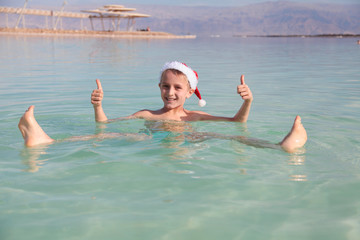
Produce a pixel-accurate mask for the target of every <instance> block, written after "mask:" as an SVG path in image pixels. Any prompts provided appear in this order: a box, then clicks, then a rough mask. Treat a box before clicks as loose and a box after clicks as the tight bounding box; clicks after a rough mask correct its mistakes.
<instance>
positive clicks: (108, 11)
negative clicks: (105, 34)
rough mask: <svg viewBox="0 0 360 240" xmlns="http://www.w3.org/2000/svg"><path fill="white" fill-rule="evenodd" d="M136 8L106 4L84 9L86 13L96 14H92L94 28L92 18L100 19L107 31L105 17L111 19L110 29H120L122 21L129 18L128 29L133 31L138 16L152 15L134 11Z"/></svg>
mask: <svg viewBox="0 0 360 240" xmlns="http://www.w3.org/2000/svg"><path fill="white" fill-rule="evenodd" d="M135 10H136V8H125V7H124V6H122V5H105V6H103V7H102V8H98V9H94V10H82V12H85V13H91V14H96V15H91V16H90V17H89V18H90V21H91V27H92V29H93V30H94V25H93V22H92V19H96V18H98V19H100V20H101V25H102V30H103V31H105V30H106V29H105V25H104V19H109V20H110V21H111V23H112V29H109V31H118V30H119V26H120V22H121V20H122V19H127V20H128V22H127V28H126V30H127V31H132V30H133V28H134V25H135V19H136V18H146V17H150V15H148V14H143V13H132V12H131V11H135Z"/></svg>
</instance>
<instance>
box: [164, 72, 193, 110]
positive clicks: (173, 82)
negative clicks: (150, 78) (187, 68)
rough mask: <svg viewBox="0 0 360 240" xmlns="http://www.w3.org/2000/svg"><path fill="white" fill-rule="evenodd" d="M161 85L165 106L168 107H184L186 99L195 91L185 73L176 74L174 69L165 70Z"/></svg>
mask: <svg viewBox="0 0 360 240" xmlns="http://www.w3.org/2000/svg"><path fill="white" fill-rule="evenodd" d="M159 87H160V92H161V98H162V100H163V102H164V108H167V109H174V108H177V107H183V105H184V104H185V101H186V99H188V98H189V97H191V95H192V94H193V93H194V90H193V89H191V88H190V85H189V82H188V80H187V78H186V77H185V75H183V74H177V75H176V74H174V73H173V72H172V71H165V72H164V74H163V75H162V79H161V82H160V83H159Z"/></svg>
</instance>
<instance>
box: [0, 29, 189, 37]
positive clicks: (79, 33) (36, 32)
mask: <svg viewBox="0 0 360 240" xmlns="http://www.w3.org/2000/svg"><path fill="white" fill-rule="evenodd" d="M0 34H2V35H30V36H69V37H108V38H158V39H179V38H185V39H193V38H196V35H174V34H171V33H166V32H152V31H131V32H130V31H88V30H52V29H32V28H17V29H15V28H0Z"/></svg>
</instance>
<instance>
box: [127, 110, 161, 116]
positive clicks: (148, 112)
mask: <svg viewBox="0 0 360 240" xmlns="http://www.w3.org/2000/svg"><path fill="white" fill-rule="evenodd" d="M155 112H156V111H152V110H149V109H143V110H140V111H137V112H136V113H134V114H133V115H131V117H134V118H146V117H149V116H152V115H154V114H155Z"/></svg>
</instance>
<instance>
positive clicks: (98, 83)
mask: <svg viewBox="0 0 360 240" xmlns="http://www.w3.org/2000/svg"><path fill="white" fill-rule="evenodd" d="M96 85H97V88H98V89H101V90H102V86H101V82H100V80H99V79H96Z"/></svg>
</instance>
